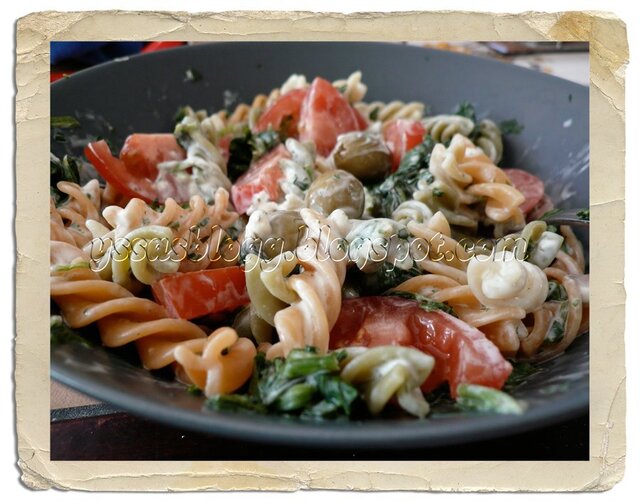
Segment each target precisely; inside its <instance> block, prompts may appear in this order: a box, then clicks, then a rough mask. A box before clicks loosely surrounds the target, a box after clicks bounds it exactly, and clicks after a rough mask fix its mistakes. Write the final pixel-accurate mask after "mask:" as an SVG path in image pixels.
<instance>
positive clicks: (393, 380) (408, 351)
mask: <svg viewBox="0 0 640 504" xmlns="http://www.w3.org/2000/svg"><path fill="white" fill-rule="evenodd" d="M345 350H346V352H347V357H346V359H345V360H344V361H343V363H342V364H343V365H344V367H343V369H342V371H341V373H340V377H341V378H342V379H343V380H344V381H346V382H347V383H351V384H353V385H355V386H357V387H359V388H360V389H361V390H362V391H363V394H364V399H365V401H366V403H367V406H368V408H369V411H370V412H371V413H372V414H374V415H377V414H378V413H380V412H381V411H382V410H383V408H384V407H385V405H386V404H387V403H388V402H389V401H390V400H391V399H392V398H393V397H395V398H396V399H397V401H398V404H399V405H400V407H401V408H403V409H404V410H405V411H407V412H409V413H411V414H412V415H414V416H417V417H419V418H424V417H425V416H426V415H427V414H428V413H429V403H428V402H427V401H426V400H425V398H424V396H423V395H422V391H421V390H420V386H421V385H422V384H423V383H424V382H425V381H426V379H427V378H428V376H429V374H431V371H432V370H433V367H434V365H435V359H434V358H433V357H432V356H431V355H427V354H425V353H423V352H421V351H419V350H417V349H415V348H410V347H401V346H394V345H388V346H378V347H375V348H364V347H348V348H345Z"/></svg>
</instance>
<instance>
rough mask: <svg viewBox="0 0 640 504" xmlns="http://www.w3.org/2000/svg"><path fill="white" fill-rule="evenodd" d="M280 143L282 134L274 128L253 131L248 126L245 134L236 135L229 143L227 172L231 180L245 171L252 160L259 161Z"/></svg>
mask: <svg viewBox="0 0 640 504" xmlns="http://www.w3.org/2000/svg"><path fill="white" fill-rule="evenodd" d="M279 143H280V136H279V135H278V133H277V132H275V131H273V130H267V131H263V132H260V133H255V134H254V133H252V132H251V130H250V129H249V128H246V129H245V131H244V134H243V136H239V137H235V138H233V139H232V140H231V142H230V144H229V162H228V163H227V172H228V174H229V178H230V179H231V181H235V180H236V179H237V178H238V177H240V175H242V174H243V173H245V172H246V171H247V170H248V169H249V166H251V163H252V162H255V161H257V160H258V159H260V158H261V157H262V156H264V155H265V154H266V153H267V152H269V151H271V150H272V149H273V148H274V147H276V146H277V145H278V144H279Z"/></svg>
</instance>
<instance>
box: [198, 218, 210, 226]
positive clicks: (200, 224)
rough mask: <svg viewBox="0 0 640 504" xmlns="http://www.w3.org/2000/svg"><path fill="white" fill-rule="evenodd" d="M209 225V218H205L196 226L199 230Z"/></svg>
mask: <svg viewBox="0 0 640 504" xmlns="http://www.w3.org/2000/svg"><path fill="white" fill-rule="evenodd" d="M207 224H209V217H205V218H204V219H202V220H201V221H200V222H198V223H197V224H196V226H195V227H196V228H198V229H201V228H203V227H205V226H206V225H207Z"/></svg>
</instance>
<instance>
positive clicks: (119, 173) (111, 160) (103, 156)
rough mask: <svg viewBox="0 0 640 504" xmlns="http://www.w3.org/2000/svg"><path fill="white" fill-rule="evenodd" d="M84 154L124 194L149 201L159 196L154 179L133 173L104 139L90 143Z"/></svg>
mask: <svg viewBox="0 0 640 504" xmlns="http://www.w3.org/2000/svg"><path fill="white" fill-rule="evenodd" d="M84 155H85V156H86V158H87V159H88V160H89V162H90V163H91V164H92V165H93V166H94V167H95V169H96V170H97V171H98V173H99V174H100V175H102V178H104V179H105V180H106V181H107V182H109V183H110V184H111V185H113V187H115V189H116V190H117V191H118V192H119V193H120V194H122V195H123V196H125V197H127V198H140V199H142V200H144V201H146V202H147V203H151V202H152V201H153V200H155V199H157V198H158V191H157V190H156V188H155V186H154V185H153V180H151V179H150V178H148V177H146V176H144V175H139V174H135V173H132V172H131V171H130V170H129V169H128V168H127V165H126V164H125V163H124V161H122V160H121V159H118V158H117V157H115V156H114V155H113V154H111V150H110V149H109V146H108V145H107V142H105V141H104V140H100V141H98V142H91V143H90V144H88V145H87V146H86V147H85V148H84Z"/></svg>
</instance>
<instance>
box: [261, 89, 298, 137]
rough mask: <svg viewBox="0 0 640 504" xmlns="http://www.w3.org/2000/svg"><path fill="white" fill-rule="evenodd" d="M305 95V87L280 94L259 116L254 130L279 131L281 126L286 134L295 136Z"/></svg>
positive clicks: (296, 135)
mask: <svg viewBox="0 0 640 504" xmlns="http://www.w3.org/2000/svg"><path fill="white" fill-rule="evenodd" d="M305 96H307V90H306V89H294V90H292V91H289V92H288V93H285V94H283V95H282V96H280V97H279V98H278V99H277V100H276V101H274V102H273V104H271V106H269V108H267V110H265V111H264V112H263V114H262V115H261V116H260V119H259V120H258V124H257V125H256V130H257V131H265V130H267V129H269V128H271V129H273V130H274V131H280V130H281V128H282V129H283V130H284V131H283V133H284V134H285V135H286V136H288V137H295V138H297V137H298V121H299V120H300V108H301V107H302V102H303V100H304V98H305Z"/></svg>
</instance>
